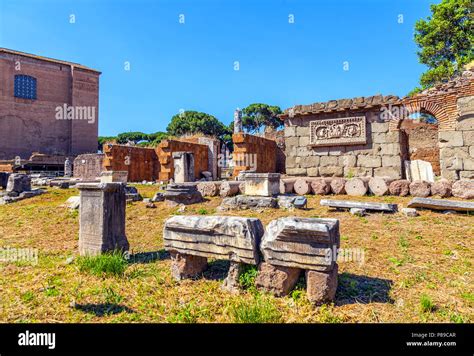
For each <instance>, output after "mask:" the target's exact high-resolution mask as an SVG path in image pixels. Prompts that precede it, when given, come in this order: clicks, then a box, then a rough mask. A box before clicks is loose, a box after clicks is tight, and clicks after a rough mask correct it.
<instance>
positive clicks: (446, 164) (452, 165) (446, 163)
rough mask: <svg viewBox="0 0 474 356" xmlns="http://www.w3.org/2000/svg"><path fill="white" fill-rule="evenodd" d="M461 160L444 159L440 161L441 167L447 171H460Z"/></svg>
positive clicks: (455, 158) (461, 166)
mask: <svg viewBox="0 0 474 356" xmlns="http://www.w3.org/2000/svg"><path fill="white" fill-rule="evenodd" d="M463 161H464V160H463V159H462V158H459V157H458V156H454V157H449V158H444V159H442V160H441V162H440V163H441V166H442V167H443V168H445V169H449V170H455V171H458V170H462V169H463Z"/></svg>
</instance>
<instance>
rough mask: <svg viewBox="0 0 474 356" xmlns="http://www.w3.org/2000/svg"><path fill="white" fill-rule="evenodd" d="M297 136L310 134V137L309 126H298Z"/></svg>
mask: <svg viewBox="0 0 474 356" xmlns="http://www.w3.org/2000/svg"><path fill="white" fill-rule="evenodd" d="M296 136H308V137H309V127H307V126H298V127H297V128H296Z"/></svg>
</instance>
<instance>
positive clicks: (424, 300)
mask: <svg viewBox="0 0 474 356" xmlns="http://www.w3.org/2000/svg"><path fill="white" fill-rule="evenodd" d="M420 308H421V311H422V312H424V313H427V312H432V311H434V310H435V309H436V306H435V304H434V303H433V301H432V300H431V298H430V297H429V296H427V295H426V294H423V295H422V296H421V298H420Z"/></svg>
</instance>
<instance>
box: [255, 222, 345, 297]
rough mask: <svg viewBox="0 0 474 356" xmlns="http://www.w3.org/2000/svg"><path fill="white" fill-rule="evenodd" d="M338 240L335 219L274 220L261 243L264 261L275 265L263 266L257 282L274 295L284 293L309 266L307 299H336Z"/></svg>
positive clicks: (289, 289)
mask: <svg viewBox="0 0 474 356" xmlns="http://www.w3.org/2000/svg"><path fill="white" fill-rule="evenodd" d="M339 240H340V239H339V221H338V220H336V219H312V218H295V217H287V218H280V219H277V220H273V221H272V222H270V224H268V226H267V228H266V230H265V234H264V236H263V238H262V243H261V245H260V250H261V251H262V254H263V257H264V259H265V263H266V264H268V265H271V266H272V267H269V266H266V265H263V266H262V267H261V268H260V271H259V274H261V276H260V275H259V276H258V277H257V281H258V282H257V285H258V286H259V288H261V289H264V290H267V291H269V292H271V293H273V294H275V295H285V294H288V293H289V292H290V291H291V289H293V288H294V286H295V284H296V282H297V280H298V276H299V274H300V272H301V271H302V270H306V284H307V295H308V299H309V300H310V301H311V302H313V303H316V304H319V303H324V302H328V301H331V300H333V299H334V296H335V294H336V288H337V263H336V259H337V253H336V251H337V249H338V248H339V243H340V242H339ZM282 267H284V269H283V268H282Z"/></svg>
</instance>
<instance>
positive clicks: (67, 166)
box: [64, 157, 72, 178]
mask: <svg viewBox="0 0 474 356" xmlns="http://www.w3.org/2000/svg"><path fill="white" fill-rule="evenodd" d="M64 176H65V177H68V178H69V177H72V163H71V161H70V160H69V157H66V160H65V161H64Z"/></svg>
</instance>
